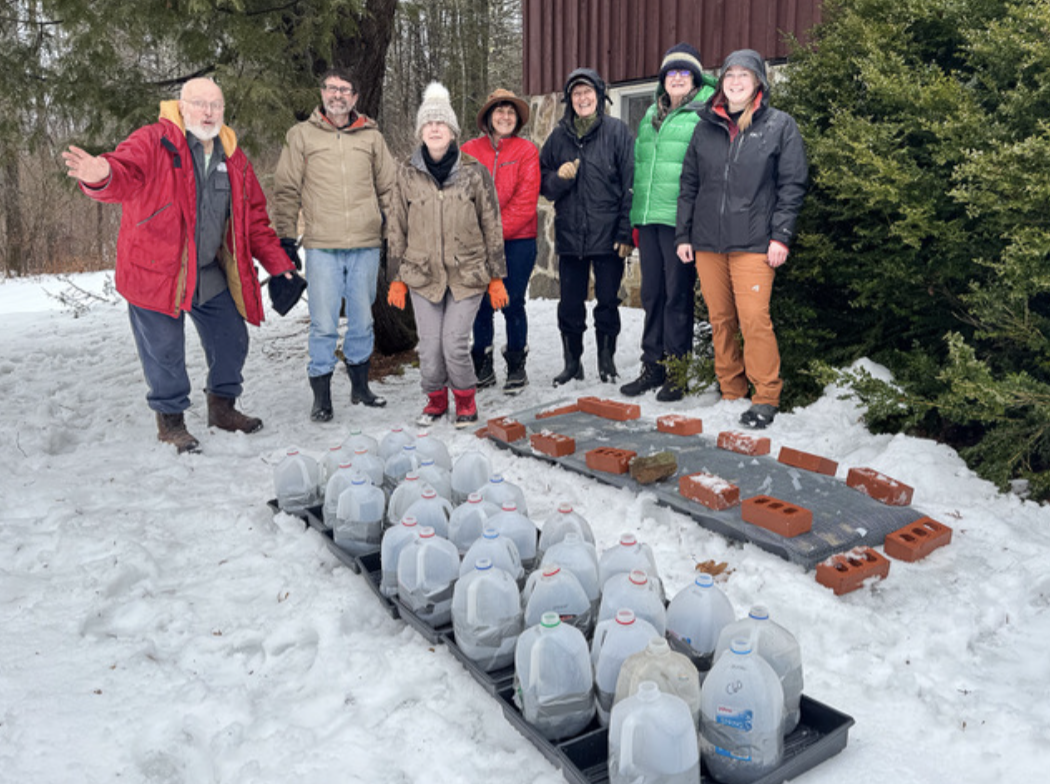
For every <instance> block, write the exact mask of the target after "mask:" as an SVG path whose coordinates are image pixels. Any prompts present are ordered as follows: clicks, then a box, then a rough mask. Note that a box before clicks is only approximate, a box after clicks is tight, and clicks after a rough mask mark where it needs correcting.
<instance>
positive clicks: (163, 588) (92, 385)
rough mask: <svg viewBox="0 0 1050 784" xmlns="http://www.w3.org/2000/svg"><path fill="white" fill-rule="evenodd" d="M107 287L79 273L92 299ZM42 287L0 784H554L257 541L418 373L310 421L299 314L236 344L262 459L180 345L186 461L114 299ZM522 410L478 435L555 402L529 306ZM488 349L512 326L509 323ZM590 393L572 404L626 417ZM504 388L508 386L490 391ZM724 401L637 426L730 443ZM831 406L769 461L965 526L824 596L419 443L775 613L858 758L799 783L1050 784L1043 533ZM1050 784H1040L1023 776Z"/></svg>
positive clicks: (1049, 600)
mask: <svg viewBox="0 0 1050 784" xmlns="http://www.w3.org/2000/svg"><path fill="white" fill-rule="evenodd" d="M104 277H105V276H104V275H102V274H94V275H85V276H77V277H76V278H75V280H76V281H77V283H78V285H81V286H83V287H85V288H88V289H92V290H95V291H99V290H101V288H102V282H103V280H104ZM63 288H64V285H63V284H62V283H61V282H59V281H58V280H56V279H54V278H32V279H22V280H2V279H0V335H2V341H3V342H2V349H0V400H2V405H0V782H4V784H7V783H11V784H28V782H33V784H69V783H70V782H77V783H78V784H93V783H94V782H107V783H110V782H127V783H128V784H136V783H139V782H143V783H145V782H150V783H151V784H176V782H178V783H183V782H185V784H208V783H210V782H223V783H224V784H226V783H230V784H233V783H236V784H242V783H243V784H248V783H251V784H255V783H260V784H261V783H264V782H267V783H268V782H272V783H273V784H288V783H289V782H296V783H297V784H312V783H313V782H317V783H318V784H324V783H327V782H369V784H404V783H405V782H435V783H436V784H452V783H455V782H468V783H470V784H489V783H492V784H497V783H498V784H525V783H526V782H529V783H530V784H535V783H542V784H555V783H556V782H560V781H563V777H562V775H561V773H560V772H559V771H558V770H557V769H555V768H554V767H553V766H551V765H550V764H549V763H548V762H547V761H546V759H545V758H544V757H543V756H542V755H541V754H540V752H539V751H537V750H536V749H535V748H534V747H533V746H532V745H531V744H530V743H529V742H528V741H526V740H525V739H524V738H522V737H521V736H520V735H519V734H518V733H517V732H516V731H515V730H514V729H513V728H512V726H511V725H510V724H509V723H508V722H507V721H506V720H505V719H504V718H503V715H502V713H501V710H500V708H499V705H498V704H497V703H496V701H495V700H493V699H492V698H491V697H489V696H488V695H487V694H486V693H485V692H483V691H482V689H481V688H480V686H478V685H477V684H476V683H475V682H474V681H473V680H472V679H471V677H470V676H469V675H468V673H467V672H466V670H465V669H464V668H463V667H462V666H461V665H460V664H459V663H457V661H456V660H455V659H454V658H453V657H452V656H451V655H450V654H449V653H448V651H446V650H444V649H443V648H442V647H441V646H433V645H430V644H428V643H427V642H426V641H424V640H423V638H422V637H420V636H419V635H418V634H417V633H416V632H414V631H413V630H412V629H411V628H409V627H408V626H406V625H405V624H404V623H403V622H401V621H397V620H392V619H391V618H390V617H389V616H388V615H386V613H385V612H384V611H383V610H382V609H381V608H380V607H379V605H378V603H377V602H376V600H375V599H374V598H373V595H372V593H371V592H370V591H369V590H368V588H367V587H366V585H365V582H364V578H362V577H360V576H358V575H355V574H353V573H352V572H350V571H349V570H348V569H346V568H345V567H343V566H341V565H340V564H339V563H338V562H337V561H336V559H335V558H334V557H333V556H332V555H331V554H330V553H329V552H328V550H327V549H326V548H325V546H324V544H323V542H322V539H321V537H320V536H319V535H318V534H317V533H315V532H312V531H308V530H305V529H304V526H303V525H302V524H301V523H300V522H299V521H298V520H296V519H295V518H292V517H289V516H287V515H284V514H279V515H276V516H274V515H273V514H272V513H271V511H270V510H269V509H268V508H267V506H266V501H267V500H268V499H269V498H271V497H273V487H272V469H273V466H274V464H275V462H276V461H277V460H278V459H279V457H280V456H281V455H282V454H283V451H284V449H285V448H286V447H288V446H289V445H293V444H294V445H298V446H300V447H301V448H303V449H305V450H307V451H311V452H314V453H315V454H320V453H321V452H322V451H323V450H324V449H325V448H327V446H328V445H329V444H330V443H331V442H333V441H339V440H342V438H343V437H345V436H346V435H347V434H348V432H349V430H350V429H351V427H355V426H357V427H362V428H364V430H365V431H366V432H368V433H371V434H372V435H374V436H376V437H380V436H381V435H382V434H383V433H384V432H385V431H386V429H388V428H389V426H390V425H391V424H393V423H396V422H403V423H411V421H412V420H413V419H414V418H415V416H416V415H417V413H418V411H419V409H420V408H421V406H422V396H421V393H420V390H419V375H418V371H417V370H415V369H411V368H409V369H407V370H406V372H405V375H404V376H403V377H397V378H390V379H388V380H387V381H386V383H383V384H379V385H376V388H377V390H378V391H381V393H382V394H384V395H385V396H386V398H387V399H388V401H389V405H388V406H387V408H386V409H385V410H382V411H378V412H377V411H374V410H368V409H364V408H363V407H360V406H358V407H351V406H350V405H349V404H348V397H349V383H348V381H347V380H346V378H345V377H344V376H338V377H337V379H336V383H335V389H334V392H335V395H336V399H337V400H338V401H339V405H338V406H337V408H336V417H335V420H334V421H333V422H331V423H328V424H323V425H322V424H314V423H311V422H310V421H309V419H308V412H309V403H310V400H309V391H308V387H307V382H306V377H305V376H306V370H305V369H306V328H307V327H306V323H307V319H306V309H305V304H300V305H299V306H297V308H296V309H295V310H294V311H293V312H292V313H291V314H290V315H289V316H288V317H287V318H283V319H282V318H279V317H277V316H276V315H271V317H270V320H268V321H267V322H266V323H265V324H264V326H263V327H262V328H261V329H259V330H254V331H253V333H252V350H251V356H250V358H249V360H248V365H247V368H246V372H245V375H246V386H245V394H244V397H243V398H242V400H241V403H242V406H243V409H244V410H245V411H247V412H249V413H251V414H255V415H258V416H261V417H262V418H263V419H264V420H265V423H266V426H265V429H264V430H263V431H262V432H260V433H258V434H256V435H252V436H243V435H240V434H237V435H233V434H228V433H222V432H210V431H209V430H208V428H207V427H206V414H205V412H204V403H203V393H202V392H201V391H200V387H201V385H202V383H203V358H202V356H201V352H200V349H199V344H198V343H197V340H196V335H195V333H194V332H193V330H192V329H189V330H188V337H189V349H188V354H189V357H190V361H191V368H192V375H193V380H194V384H195V393H194V394H195V403H194V406H193V408H191V409H190V411H189V412H188V415H187V422H188V425H189V428H190V431H191V432H193V433H194V434H195V435H197V437H198V438H200V440H201V442H202V446H203V449H204V451H203V453H202V454H200V455H188V456H176V454H175V452H174V450H173V449H172V448H171V447H168V446H164V445H162V444H160V443H158V442H157V441H156V439H155V424H154V419H153V416H152V414H151V412H150V411H149V410H148V409H147V407H146V405H145V400H144V395H145V385H144V382H143V381H142V377H141V373H140V370H139V363H138V359H137V357H136V355H135V350H134V347H133V344H132V340H131V336H130V331H129V327H128V324H127V316H126V308H125V306H124V304H123V302H118V303H115V304H96V305H94V306H93V307H91V308H90V309H89V310H88V311H87V312H86V313H84V314H82V315H81V316H79V317H77V318H74V317H73V315H72V314H71V312H70V311H69V310H68V309H64V308H62V307H61V306H60V305H59V303H58V302H57V301H56V300H54V299H52V298H50V297H48V296H46V295H45V294H44V293H43V292H44V290H49V291H51V292H53V293H55V292H59V291H61V290H62V289H63ZM529 313H530V326H531V338H530V342H531V347H532V353H531V356H530V358H529V364H528V370H529V374H530V377H531V379H532V382H533V383H532V385H531V386H530V387H528V389H527V390H526V391H525V393H524V394H523V395H522V396H521V397H519V398H517V399H509V398H505V397H504V396H502V395H501V394H500V393H499V392H498V391H497V390H487V391H485V392H484V393H482V395H481V396H480V411H481V416H482V418H483V419H484V418H487V417H491V416H496V415H498V414H502V413H512V412H513V411H515V410H517V409H523V408H528V407H532V406H538V405H542V404H544V403H545V402H546V401H549V400H552V399H554V398H555V397H560V396H562V394H563V392H562V390H558V391H557V392H556V391H555V390H553V389H552V388H551V386H550V379H551V377H552V376H553V375H554V373H556V372H557V370H559V369H560V345H559V340H558V336H557V329H556V326H555V303H554V302H551V301H532V302H530V303H529ZM623 315H624V334H623V336H622V338H621V343H620V349H619V352H618V361H619V365H620V368H621V371H622V372H623V374H624V378H625V379H629V378H632V377H633V376H634V375H635V374H636V372H637V370H638V359H637V355H638V350H637V346H638V344H639V336H640V333H641V323H642V319H641V312H640V311H636V310H628V309H625V310H624V311H623ZM499 326H500V328H501V327H502V325H499ZM594 356H595V353H594V345H593V338H592V336H588V342H587V344H586V354H585V360H586V363H587V364H586V371H587V380H586V381H583V382H578V383H576V384H575V386H572V387H570V388H569V391H568V394H569V395H573V396H575V395H582V394H593V395H599V396H616V392H615V390H614V388H613V387H610V386H604V385H602V384H600V383H599V382H598V381H597V378H596V376H597V374H596V372H595V370H594ZM500 372H501V374H502V367H500ZM741 410H742V409H741V403H739V402H735V403H728V402H722V401H719V400H717V399H716V397H715V396H714V395H705V396H702V397H699V398H695V397H694V398H688V399H686V400H684V401H682V402H680V403H676V404H671V405H662V404H658V403H656V402H655V400H654V399H653V397H652V396H651V395H650V396H648V397H647V398H645V399H643V400H642V413H643V417H648V418H653V419H654V418H655V417H656V416H657V415H659V414H661V413H666V412H668V411H674V412H680V413H686V414H692V415H697V416H702V417H703V419H704V423H705V432H708V433H716V432H718V431H719V430H724V429H730V428H733V429H735V428H736V419H737V417H738V416H739V414H740V412H741ZM859 419H860V411H859V410H858V409H857V408H856V407H855V405H853V404H852V403H851V402H849V401H844V400H839V399H838V395H837V393H836V391H835V390H829V391H828V393H827V394H826V395H825V396H824V397H823V398H822V399H820V400H819V401H818V402H816V403H815V404H813V405H812V406H809V407H808V408H806V409H803V410H799V411H796V412H795V413H792V414H787V415H782V416H780V417H778V418H777V421H776V423H775V424H774V426H773V427H772V428H771V429H770V430H769V431H768V435H769V436H770V437H771V438H772V441H773V450H774V454H775V453H776V451H777V450H778V449H779V448H780V446H783V445H789V446H792V447H795V448H797V449H802V450H806V451H810V452H815V453H818V454H821V455H824V456H827V457H829V458H832V459H834V460H837V461H838V462H839V476H840V478H842V477H845V474H846V472H847V471H848V469H849V468H850V467H852V466H870V467H872V468H875V469H877V470H879V471H882V472H883V473H886V474H888V475H890V476H892V477H894V478H896V479H899V480H901V481H903V482H906V483H907V484H910V485H912V486H913V487H914V488H915V506H916V507H917V508H918V509H919V510H920V511H922V512H924V513H925V514H928V515H929V516H931V517H932V518H934V519H935V520H939V521H941V522H943V523H944V524H946V525H948V526H950V527H952V528H953V529H954V539H953V542H952V544H951V545H950V546H949V547H946V548H942V549H940V550H938V551H936V552H935V553H934V554H933V555H931V556H930V557H929V558H927V559H925V560H923V561H920V562H918V563H915V564H907V563H902V562H894V563H893V565H892V570H891V573H890V579H888V580H886V581H885V582H882V583H877V584H874V585H868V586H866V587H865V588H863V589H862V590H860V591H858V592H855V593H852V594H849V595H846V596H842V597H836V596H834V595H833V594H832V593H831V592H830V591H828V590H827V589H825V588H823V587H821V586H820V585H818V584H817V583H816V582H815V581H814V579H813V574H812V572H809V573H807V572H805V571H803V570H802V568H801V567H798V566H794V565H792V564H789V563H787V562H785V561H783V560H781V559H779V558H777V557H775V556H773V555H770V554H768V553H765V552H763V551H761V550H759V549H757V548H755V547H753V546H750V545H747V546H740V545H737V544H731V543H729V542H728V541H726V540H724V539H722V538H721V537H719V536H717V535H714V534H711V533H708V532H707V531H705V530H704V529H702V528H700V527H698V526H697V525H696V524H695V523H694V522H693V521H692V520H691V519H689V518H686V517H684V516H682V515H679V514H677V513H674V512H671V511H668V510H667V509H665V508H662V507H659V506H657V505H656V503H655V502H654V499H653V497H652V496H650V495H647V494H646V493H642V494H640V495H634V494H632V493H629V492H626V491H620V490H614V489H611V488H609V487H608V486H606V485H603V484H600V483H598V482H595V481H592V480H590V479H586V478H581V477H580V476H579V475H577V474H573V473H569V472H566V471H564V470H561V469H559V468H556V467H552V466H549V465H547V464H545V463H543V462H540V461H534V460H530V459H528V458H519V457H515V456H513V455H511V454H509V453H508V452H505V451H501V450H499V449H496V448H494V447H492V446H491V445H488V444H486V443H479V442H478V440H477V439H476V438H474V436H473V435H472V434H471V433H470V432H469V431H466V432H457V431H455V430H454V429H453V428H452V427H451V426H449V425H447V424H442V425H439V426H437V427H435V428H434V429H433V430H432V432H433V434H434V435H436V436H438V437H440V438H442V439H444V440H445V441H446V443H447V444H448V446H449V448H450V451H451V452H452V454H453V456H456V455H458V454H460V453H462V452H463V451H464V450H466V449H467V448H469V447H480V448H481V449H483V450H484V451H485V453H486V454H487V455H488V457H489V458H490V459H491V461H492V462H493V464H494V465H495V466H496V468H498V469H499V470H502V471H503V473H504V474H505V475H506V476H507V478H509V479H511V480H512V481H514V482H516V483H517V484H519V485H520V486H521V487H522V488H523V489H524V491H525V493H526V495H527V498H528V501H529V508H530V513H531V514H532V516H533V518H534V519H535V520H537V521H538V522H542V521H543V520H544V519H545V518H546V517H547V516H548V515H549V514H551V513H552V512H553V511H554V510H555V508H556V506H557V504H558V503H559V502H560V501H563V500H568V501H571V502H572V503H573V504H574V505H575V506H576V508H577V510H578V511H580V512H581V513H582V514H584V516H586V517H587V518H588V520H589V521H590V523H591V525H592V527H593V528H594V531H595V534H596V536H597V539H598V544H599V546H600V547H607V546H610V545H612V544H613V543H614V542H615V541H616V539H617V538H618V536H619V534H620V533H621V532H623V531H634V532H636V533H637V535H638V536H639V538H641V539H642V540H643V541H645V542H648V543H649V544H650V545H651V546H652V547H653V548H654V550H655V553H656V558H657V562H658V564H659V566H660V569H661V572H662V576H663V578H664V581H665V583H666V585H667V589H668V593H669V594H673V592H675V591H677V590H678V589H679V588H681V587H682V586H684V585H686V584H687V583H688V582H689V581H690V580H691V579H692V575H693V573H694V566H695V564H696V563H697V562H699V561H704V560H707V559H714V560H715V561H725V562H728V564H729V566H730V569H731V570H732V571H731V573H730V575H729V577H728V580H727V581H726V582H725V583H723V584H722V585H723V588H724V590H725V591H726V593H727V594H728V595H729V597H730V599H731V600H732V601H733V604H734V607H735V608H736V611H737V613H738V615H743V614H746V612H747V610H748V608H749V607H750V606H751V605H752V604H754V603H756V602H762V603H764V604H766V605H768V606H769V608H770V610H771V613H772V617H773V618H774V619H775V620H778V621H779V622H781V623H782V624H784V625H785V626H787V627H788V628H789V629H791V630H792V631H793V632H794V633H795V635H796V636H797V637H798V639H799V642H800V643H801V646H802V653H803V662H804V665H805V680H806V685H805V692H806V693H807V694H808V695H810V696H811V697H813V698H815V699H817V700H819V701H821V702H824V703H827V704H828V705H830V706H832V707H834V708H837V709H839V710H842V711H843V712H845V713H848V714H850V715H851V716H853V717H854V718H855V719H856V725H855V726H854V727H853V729H852V730H851V732H850V736H849V745H848V746H847V748H846V749H845V750H844V751H843V752H842V753H841V754H839V755H838V756H836V757H834V758H833V759H831V760H829V761H828V762H825V763H823V764H822V765H820V766H818V767H817V768H815V769H814V770H812V771H811V772H809V773H808V774H806V775H805V776H803V777H802V779H801V780H803V781H805V782H807V784H832V783H834V784H838V783H839V782H842V781H850V782H853V784H886V782H894V784H919V783H925V782H953V783H956V782H967V783H969V782H974V783H976V782H989V783H990V784H991V783H993V782H994V783H995V784H1000V783H1002V782H1028V781H1036V780H1042V776H1044V775H1045V770H1046V768H1047V765H1048V764H1050V511H1048V510H1047V509H1046V508H1045V507H1041V506H1038V505H1036V504H1033V503H1030V502H1025V501H1022V500H1020V499H1019V498H1017V497H1015V496H1012V495H1004V494H1000V493H998V492H997V491H996V490H995V488H994V487H992V486H991V485H989V484H988V483H987V482H984V481H982V480H980V479H978V478H977V477H975V476H974V474H973V473H972V472H971V471H969V470H968V469H967V468H966V466H965V464H964V463H963V462H962V460H960V459H959V457H958V456H957V455H956V454H955V453H954V452H953V451H952V450H951V449H948V448H947V447H944V446H940V445H938V444H936V443H933V442H931V441H924V440H919V439H915V438H908V437H905V436H874V435H871V434H869V433H868V432H867V431H866V430H865V428H864V427H863V425H862V424H860V423H859ZM1039 771H1043V773H1040V772H1039Z"/></svg>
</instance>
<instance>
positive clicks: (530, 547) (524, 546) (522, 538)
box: [485, 501, 539, 571]
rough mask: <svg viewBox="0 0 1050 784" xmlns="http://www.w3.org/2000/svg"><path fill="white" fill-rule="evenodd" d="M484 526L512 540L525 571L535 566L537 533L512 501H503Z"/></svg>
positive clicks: (532, 524) (534, 526)
mask: <svg viewBox="0 0 1050 784" xmlns="http://www.w3.org/2000/svg"><path fill="white" fill-rule="evenodd" d="M485 525H486V526H487V527H491V528H495V529H496V530H497V531H499V532H500V534H502V535H503V536H506V537H507V538H508V539H513V540H514V544H516V545H517V546H518V555H520V556H521V564H522V566H524V567H525V571H529V570H531V569H532V568H534V567H535V566H536V539H537V538H538V535H539V531H537V530H536V525H535V523H533V522H532V520H530V519H529V518H528V517H526V516H525V515H524V514H523V513H522V512H521V510H520V509H519V508H518V506H517V504H515V503H514V502H513V501H504V502H503V505H502V506H501V507H500V510H499V511H498V512H497V513H496V514H494V515H492V517H490V518H489V519H488V521H487V522H486V523H485Z"/></svg>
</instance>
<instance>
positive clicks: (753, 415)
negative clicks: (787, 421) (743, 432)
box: [740, 403, 777, 430]
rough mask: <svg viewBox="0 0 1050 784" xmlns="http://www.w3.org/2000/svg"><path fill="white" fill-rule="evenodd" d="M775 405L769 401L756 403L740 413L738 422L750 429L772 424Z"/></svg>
mask: <svg viewBox="0 0 1050 784" xmlns="http://www.w3.org/2000/svg"><path fill="white" fill-rule="evenodd" d="M776 415H777V407H776V406H771V405H770V404H769V403H756V404H755V405H753V406H751V408H749V409H748V410H747V411H745V412H744V413H743V414H741V415H740V424H742V425H743V426H744V427H750V428H751V429H752V430H762V429H763V428H766V427H768V426H769V425H770V424H772V422H773V419H774V418H775V417H776Z"/></svg>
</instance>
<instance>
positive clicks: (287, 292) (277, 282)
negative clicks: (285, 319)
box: [266, 272, 306, 316]
mask: <svg viewBox="0 0 1050 784" xmlns="http://www.w3.org/2000/svg"><path fill="white" fill-rule="evenodd" d="M266 288H267V289H268V290H269V292H270V302H271V303H273V309H274V310H276V311H277V312H278V313H279V314H280V315H282V316H287V315H288V311H290V310H291V309H292V308H294V307H295V303H296V302H298V301H299V298H300V297H301V296H303V292H304V291H306V279H305V278H304V277H302V276H301V275H296V274H295V273H294V272H293V273H292V278H291V280H289V279H288V278H286V277H285V276H284V273H283V272H282V273H281V274H280V275H274V276H273V277H271V278H270V280H269V282H268V283H267V285H266Z"/></svg>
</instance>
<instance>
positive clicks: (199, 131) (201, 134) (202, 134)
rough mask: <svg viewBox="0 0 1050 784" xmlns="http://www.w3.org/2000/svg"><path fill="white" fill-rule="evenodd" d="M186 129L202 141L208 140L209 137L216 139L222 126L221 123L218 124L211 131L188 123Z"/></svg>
mask: <svg viewBox="0 0 1050 784" xmlns="http://www.w3.org/2000/svg"><path fill="white" fill-rule="evenodd" d="M186 130H187V131H189V132H190V133H192V134H193V135H194V136H196V137H197V138H198V139H200V140H201V141H202V142H206V141H208V139H214V138H215V137H216V136H218V135H219V131H220V130H222V126H221V125H216V126H215V127H214V128H212V129H211V130H210V131H208V130H205V129H204V128H202V127H200V126H199V125H187V126H186Z"/></svg>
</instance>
